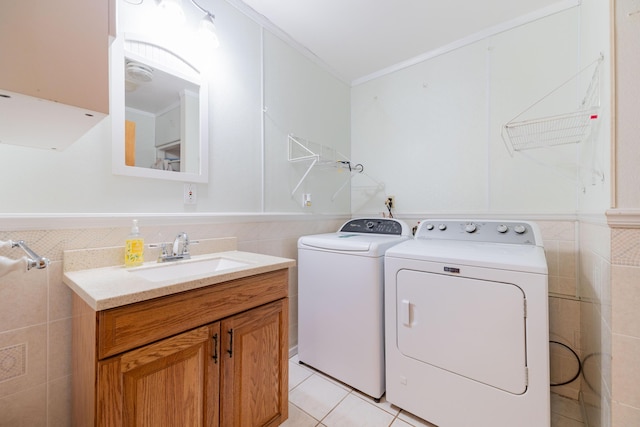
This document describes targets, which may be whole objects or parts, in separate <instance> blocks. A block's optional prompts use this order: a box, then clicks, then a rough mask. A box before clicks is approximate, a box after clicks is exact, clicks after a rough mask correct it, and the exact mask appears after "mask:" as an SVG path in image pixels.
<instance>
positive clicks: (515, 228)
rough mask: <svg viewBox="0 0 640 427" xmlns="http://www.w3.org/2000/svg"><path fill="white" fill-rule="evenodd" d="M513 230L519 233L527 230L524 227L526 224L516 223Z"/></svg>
mask: <svg viewBox="0 0 640 427" xmlns="http://www.w3.org/2000/svg"><path fill="white" fill-rule="evenodd" d="M513 231H515V232H516V233H518V234H522V233H524V232H525V231H527V229H526V228H525V227H524V225H516V226H515V227H513Z"/></svg>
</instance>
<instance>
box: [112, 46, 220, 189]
mask: <svg viewBox="0 0 640 427" xmlns="http://www.w3.org/2000/svg"><path fill="white" fill-rule="evenodd" d="M125 39H126V40H134V41H140V42H143V43H148V44H152V45H156V46H162V44H161V43H159V42H157V41H154V40H151V39H150V38H149V37H146V36H144V35H133V34H124V35H119V36H118V37H116V38H115V39H114V41H113V43H112V44H111V48H110V50H109V63H110V68H111V69H110V75H109V80H110V85H109V90H110V94H109V95H110V96H109V109H110V112H111V127H112V134H111V142H112V150H111V153H112V159H111V165H112V168H111V169H112V172H113V174H115V175H126V176H134V177H140V178H155V179H164V180H170V181H182V182H197V183H207V182H208V181H209V90H208V86H207V82H206V79H205V78H202V79H201V81H200V93H199V111H200V117H199V122H200V123H199V128H200V141H199V147H200V150H199V163H200V167H199V172H197V173H190V172H177V171H166V170H160V169H151V168H145V167H138V166H127V165H125V135H124V134H125V131H124V123H125V78H124V62H125V49H124V45H125ZM163 48H164V47H163ZM167 50H169V51H171V49H167ZM176 56H178V57H180V55H177V54H176ZM185 62H186V63H188V64H190V63H189V62H187V61H185ZM190 65H191V64H190ZM192 68H194V69H196V70H197V68H196V67H193V66H192Z"/></svg>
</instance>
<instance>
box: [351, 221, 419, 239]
mask: <svg viewBox="0 0 640 427" xmlns="http://www.w3.org/2000/svg"><path fill="white" fill-rule="evenodd" d="M340 232H341V233H368V234H387V235H393V236H408V235H409V231H408V227H407V225H406V224H405V223H404V222H402V221H398V220H396V219H387V218H358V219H352V220H351V221H347V222H346V223H345V224H344V225H343V226H342V227H341V228H340Z"/></svg>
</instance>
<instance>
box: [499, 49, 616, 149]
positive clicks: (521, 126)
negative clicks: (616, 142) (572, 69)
mask: <svg viewBox="0 0 640 427" xmlns="http://www.w3.org/2000/svg"><path fill="white" fill-rule="evenodd" d="M602 60H603V56H602V55H601V56H600V57H599V58H598V59H597V60H596V61H594V62H592V63H591V64H589V65H588V66H587V67H585V68H584V69H582V70H581V71H580V72H579V73H578V74H576V75H575V76H573V77H572V78H571V79H569V80H567V81H566V82H565V83H563V84H562V85H560V86H559V87H557V88H556V89H554V90H553V91H551V92H550V93H549V94H548V95H546V96H545V97H543V98H542V99H540V100H539V101H537V102H536V103H534V104H533V105H531V106H530V107H529V108H527V109H526V110H524V111H523V112H522V113H520V114H518V115H517V116H516V117H515V118H514V119H512V120H511V121H510V122H508V123H507V124H505V125H504V126H503V128H502V139H503V141H504V142H505V145H506V147H507V150H508V151H509V154H511V155H512V156H513V153H514V152H515V151H521V150H530V149H534V148H541V147H553V146H557V145H563V144H575V143H580V142H582V141H584V140H585V139H586V138H587V137H588V136H589V135H590V133H591V128H592V126H593V123H594V122H595V121H597V120H598V113H599V111H600V92H599V88H600V64H601V63H602ZM594 65H595V70H594V71H593V76H592V77H591V81H590V83H589V87H588V88H587V91H586V94H585V96H584V98H583V100H582V102H581V103H580V105H579V107H578V108H577V110H576V111H572V112H567V113H565V114H558V115H554V116H548V117H541V118H535V119H530V120H519V119H520V117H521V116H522V115H523V114H525V113H526V112H527V111H529V110H530V109H531V108H533V107H534V106H535V105H537V104H539V103H540V102H542V101H544V100H545V99H547V98H548V97H549V96H550V95H551V94H553V93H554V92H556V91H557V90H559V89H561V88H562V87H563V86H565V85H567V84H568V83H570V82H572V81H574V80H575V79H577V78H578V77H579V76H580V75H581V74H582V73H583V72H585V71H587V70H589V69H590V68H592V67H593V66H594Z"/></svg>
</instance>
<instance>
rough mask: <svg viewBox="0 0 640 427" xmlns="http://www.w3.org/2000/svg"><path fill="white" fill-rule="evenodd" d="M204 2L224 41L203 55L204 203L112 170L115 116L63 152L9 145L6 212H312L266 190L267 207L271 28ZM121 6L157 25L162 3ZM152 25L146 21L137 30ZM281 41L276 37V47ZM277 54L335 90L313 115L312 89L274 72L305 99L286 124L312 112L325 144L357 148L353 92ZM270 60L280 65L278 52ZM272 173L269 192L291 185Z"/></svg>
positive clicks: (1, 178)
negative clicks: (156, 10)
mask: <svg viewBox="0 0 640 427" xmlns="http://www.w3.org/2000/svg"><path fill="white" fill-rule="evenodd" d="M183 3H184V4H183V6H184V8H185V10H186V11H187V12H188V13H190V14H192V15H195V8H193V7H192V6H191V5H190V3H189V2H183ZM201 3H202V5H203V6H204V7H207V8H209V9H213V10H214V11H215V15H216V27H217V30H218V35H219V38H220V42H221V45H220V47H219V48H218V49H217V50H215V51H213V52H197V54H198V55H200V56H201V57H207V56H210V57H211V59H212V62H213V68H212V71H210V72H209V73H208V74H207V76H206V78H207V79H208V80H209V96H210V100H209V106H210V107H209V125H210V135H209V183H208V184H198V185H197V186H196V190H197V191H196V192H197V204H196V205H195V206H192V205H184V204H183V183H182V182H174V181H164V180H154V179H148V178H132V177H126V176H116V175H113V174H112V172H111V143H112V141H111V121H110V120H111V119H110V118H109V117H107V118H106V119H105V120H103V121H102V122H101V123H100V124H99V125H97V126H96V127H95V128H93V129H92V130H91V131H89V132H88V133H87V134H86V135H84V136H83V137H82V138H80V139H79V140H78V141H77V142H75V143H74V144H72V145H71V146H70V147H69V148H68V149H66V150H64V151H61V152H55V151H48V150H38V149H33V148H25V147H18V146H11V145H5V144H0V157H1V158H3V159H4V160H5V162H4V167H3V168H1V169H0V182H3V185H2V186H1V187H0V196H1V199H0V200H3V202H2V203H1V204H0V213H7V214H19V213H97V212H100V213H102V212H104V213H110V212H116V213H140V212H162V213H184V212H187V213H190V212H216V213H228V212H254V213H260V212H263V211H264V207H263V205H264V206H267V209H268V211H269V212H282V211H286V212H305V211H304V210H303V209H302V208H301V207H300V206H298V205H297V204H294V203H292V201H291V199H290V198H285V197H280V196H279V195H277V194H274V193H269V194H267V197H274V199H269V200H267V201H266V202H264V203H263V187H264V185H265V184H264V182H263V166H264V165H263V117H262V116H263V105H262V97H263V90H265V91H269V87H268V86H267V87H266V88H265V87H263V78H262V68H263V45H262V37H263V34H262V33H263V30H262V28H261V26H260V25H259V24H257V23H256V22H254V21H253V20H251V19H249V18H248V17H247V16H246V15H244V14H243V13H241V12H240V11H239V10H237V9H236V8H235V7H233V6H231V5H230V4H229V3H227V2H226V1H224V0H203V1H202V2H201ZM118 7H119V8H121V10H129V11H132V13H135V16H134V18H136V19H144V23H145V24H149V25H150V24H151V23H152V22H153V19H154V17H153V14H151V13H147V9H148V8H151V7H155V2H152V1H149V2H143V3H142V4H141V5H140V6H134V5H132V4H131V3H128V2H126V1H124V0H118ZM145 8H147V9H145ZM127 28H130V27H127ZM143 30H144V28H143V27H140V28H138V29H137V31H143ZM271 37H272V38H273V36H271ZM276 44H277V43H275V42H273V43H271V45H273V46H275V45H276ZM271 51H274V50H272V49H265V52H266V54H267V55H269V54H270V53H269V52H271ZM274 54H277V55H278V59H277V60H276V61H283V63H282V64H278V66H279V67H282V68H283V69H289V70H291V71H292V74H293V75H295V76H297V78H298V79H299V82H301V83H312V84H313V83H315V82H322V85H321V86H320V87H319V89H325V90H326V92H327V93H329V94H331V95H330V96H328V97H322V98H317V97H314V98H315V99H314V100H313V105H314V106H313V108H310V110H308V111H305V110H304V109H299V108H298V107H299V106H300V105H301V104H302V99H301V98H298V97H304V102H306V100H307V99H308V95H309V94H310V93H308V92H303V93H299V92H297V91H296V88H294V87H292V86H290V85H288V84H286V83H287V82H286V81H283V80H282V79H285V78H288V77H289V76H285V75H282V76H280V75H273V76H272V77H271V78H270V80H269V82H267V84H268V85H271V84H273V85H276V86H277V89H274V90H277V93H278V94H279V96H280V95H281V96H283V97H286V99H290V100H296V102H294V103H288V102H287V103H282V104H280V105H277V106H278V107H279V108H278V112H279V114H280V115H282V116H284V117H286V118H287V124H288V123H289V122H292V121H293V120H292V119H291V118H292V117H297V116H298V115H302V116H303V117H311V116H312V117H313V120H314V123H321V124H322V127H323V128H325V129H331V130H332V131H331V133H330V134H329V135H326V134H323V133H314V132H309V134H310V136H311V137H313V138H316V137H317V138H320V139H323V140H324V139H325V136H328V137H327V138H326V139H327V140H330V141H331V143H332V144H333V143H334V142H333V141H335V143H336V144H339V145H340V146H341V148H345V149H346V151H347V152H348V151H349V124H348V120H349V119H348V117H349V116H348V111H349V93H348V88H346V87H345V86H344V84H343V83H340V82H339V81H338V80H336V79H334V78H333V77H331V76H330V75H329V74H328V73H327V72H325V71H323V70H321V69H320V68H319V67H318V66H314V65H313V64H311V63H309V62H308V61H306V60H305V59H303V56H302V55H301V54H299V53H296V52H295V51H292V50H290V51H289V52H287V53H286V54H280V53H278V52H277V49H276V50H275V51H274ZM266 61H267V63H269V64H271V65H274V61H270V60H269V58H266ZM301 64H303V66H301ZM272 93H276V92H274V91H272ZM271 106H273V103H272V104H271ZM291 108H294V109H295V110H292V109H291ZM296 123H299V121H296ZM34 126H37V123H34ZM314 126H315V125H314ZM306 129H307V125H306V124H305V125H304V126H302V127H301V128H300V131H305V133H306ZM272 141H273V144H276V143H278V144H279V143H282V144H286V140H284V141H281V140H280V139H279V138H275V137H274V139H273V140H272ZM272 141H268V143H269V144H271V143H272ZM118 143H122V142H118ZM272 160H273V161H274V162H277V163H276V164H275V165H274V166H275V167H277V168H280V167H282V168H288V169H292V167H291V165H288V163H287V162H286V157H285V158H284V161H281V160H280V157H278V158H275V157H273V158H272V159H268V160H267V162H270V161H272ZM267 167H270V165H267ZM288 169H286V170H288ZM291 173H293V169H292V172H291ZM270 179H272V181H270V182H269V188H273V189H286V188H288V187H289V177H288V176H286V177H285V176H281V175H279V174H273V175H271V176H270ZM273 180H275V181H273ZM314 191H315V192H322V191H323V190H320V189H318V190H315V189H314ZM327 191H328V190H327ZM316 200H317V201H318V202H319V203H318V205H317V208H318V209H321V210H325V209H326V210H328V211H331V212H342V213H345V212H349V200H348V197H344V198H342V199H340V200H339V201H337V203H335V202H332V203H331V204H329V203H327V204H326V206H323V204H322V203H320V202H321V201H322V200H323V197H322V194H318V197H317V198H316Z"/></svg>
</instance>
